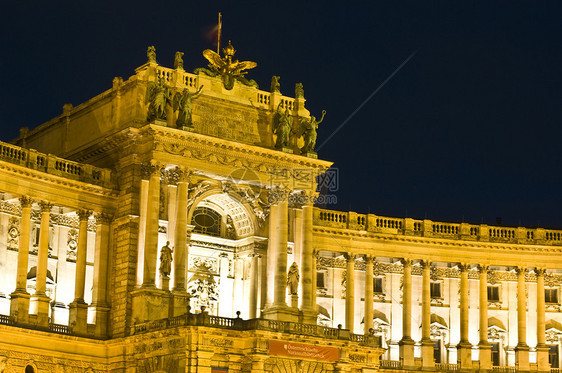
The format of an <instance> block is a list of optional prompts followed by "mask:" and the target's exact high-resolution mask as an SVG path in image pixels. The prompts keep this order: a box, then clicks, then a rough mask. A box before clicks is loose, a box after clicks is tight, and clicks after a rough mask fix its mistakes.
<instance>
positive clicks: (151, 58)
mask: <svg viewBox="0 0 562 373" xmlns="http://www.w3.org/2000/svg"><path fill="white" fill-rule="evenodd" d="M146 58H147V59H148V62H149V63H156V48H154V45H151V46H150V47H148V49H147V50H146Z"/></svg>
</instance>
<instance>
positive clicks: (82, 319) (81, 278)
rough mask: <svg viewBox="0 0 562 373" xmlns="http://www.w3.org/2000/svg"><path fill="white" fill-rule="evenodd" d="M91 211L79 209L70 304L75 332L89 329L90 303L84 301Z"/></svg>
mask: <svg viewBox="0 0 562 373" xmlns="http://www.w3.org/2000/svg"><path fill="white" fill-rule="evenodd" d="M91 214H92V212H91V211H87V210H80V211H78V220H79V228H78V248H77V250H76V273H75V277H74V301H73V302H72V303H70V305H69V318H68V319H69V326H70V327H71V330H72V331H73V332H74V333H77V334H86V333H87V331H88V305H87V304H86V302H84V288H85V285H86V256H87V253H88V219H89V217H90V215H91Z"/></svg>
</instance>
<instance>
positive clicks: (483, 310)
mask: <svg viewBox="0 0 562 373" xmlns="http://www.w3.org/2000/svg"><path fill="white" fill-rule="evenodd" d="M478 270H479V271H480V279H479V283H478V284H479V290H478V306H479V308H480V342H479V343H478V348H479V350H480V353H479V359H480V370H481V371H488V370H492V345H491V344H490V343H489V342H488V266H487V265H479V266H478Z"/></svg>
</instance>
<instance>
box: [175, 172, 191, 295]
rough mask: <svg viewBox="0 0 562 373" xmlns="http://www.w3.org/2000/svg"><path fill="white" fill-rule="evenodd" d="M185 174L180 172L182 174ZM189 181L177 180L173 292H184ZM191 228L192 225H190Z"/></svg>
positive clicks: (185, 179)
mask: <svg viewBox="0 0 562 373" xmlns="http://www.w3.org/2000/svg"><path fill="white" fill-rule="evenodd" d="M183 175H186V174H185V173H182V176H183ZM188 189H189V183H188V181H187V178H186V176H184V177H183V178H182V179H181V180H180V181H179V182H178V198H177V208H176V228H175V232H174V233H175V238H174V245H175V247H174V292H175V293H185V292H186V282H185V280H186V279H185V274H186V267H187V258H188V255H189V247H188V245H187V235H188V224H187V194H188ZM191 230H193V226H191Z"/></svg>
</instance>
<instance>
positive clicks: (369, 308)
mask: <svg viewBox="0 0 562 373" xmlns="http://www.w3.org/2000/svg"><path fill="white" fill-rule="evenodd" d="M364 259H365V317H364V318H363V321H364V323H365V331H364V334H365V335H370V334H371V332H370V330H371V329H372V328H373V301H374V299H373V276H374V274H373V261H374V260H373V257H372V256H370V255H365V257H364Z"/></svg>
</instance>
